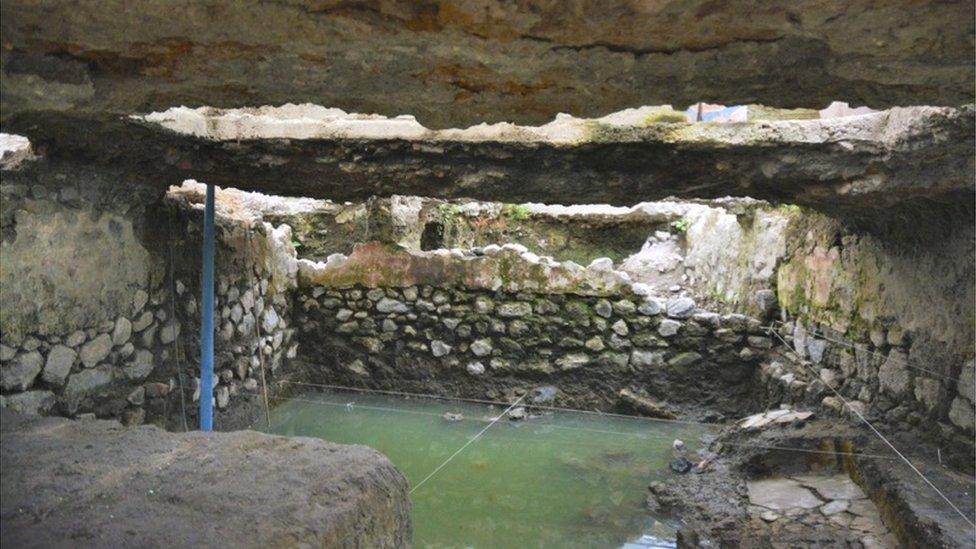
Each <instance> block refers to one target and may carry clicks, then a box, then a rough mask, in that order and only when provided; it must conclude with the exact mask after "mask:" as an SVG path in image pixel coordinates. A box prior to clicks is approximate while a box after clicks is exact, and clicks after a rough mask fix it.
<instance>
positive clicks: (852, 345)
mask: <svg viewBox="0 0 976 549" xmlns="http://www.w3.org/2000/svg"><path fill="white" fill-rule="evenodd" d="M773 323H774V324H779V325H781V326H785V325H786V323H785V322H782V321H779V320H774V321H773ZM804 329H806V328H804ZM806 331H807V333H809V334H813V335H815V336H819V337H820V339H823V340H824V341H829V342H831V343H836V344H838V345H844V346H846V347H850V348H851V349H854V350H855V351H856V350H857V345H856V344H855V343H853V342H850V341H845V340H840V339H833V338H830V337H828V336H827V334H825V333H823V332H818V331H816V330H812V329H806ZM787 346H790V344H789V343H787ZM791 347H792V346H791ZM861 350H862V351H864V352H865V353H868V354H872V355H874V356H877V357H881V358H883V359H885V360H892V359H893V360H894V361H895V362H900V363H901V364H902V365H904V366H905V367H908V368H911V369H913V370H919V371H921V372H925V373H928V374H932V375H934V376H936V377H941V378H942V379H945V380H947V381H953V378H952V376H947V375H945V374H940V373H939V372H935V371H932V370H929V369H926V368H922V367H921V366H913V365H911V364H909V362H908V359H907V358H906V359H904V360H903V359H901V358H899V357H897V356H895V357H892V356H890V355H883V354H881V353H879V352H876V351H872V350H869V349H867V348H866V347H865V348H862V349H861Z"/></svg>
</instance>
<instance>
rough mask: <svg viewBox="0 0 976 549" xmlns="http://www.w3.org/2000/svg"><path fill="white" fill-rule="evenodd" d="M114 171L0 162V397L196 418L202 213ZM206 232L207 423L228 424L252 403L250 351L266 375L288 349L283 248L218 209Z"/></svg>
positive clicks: (74, 410) (76, 410)
mask: <svg viewBox="0 0 976 549" xmlns="http://www.w3.org/2000/svg"><path fill="white" fill-rule="evenodd" d="M125 180H126V179H125V177H124V176H121V175H118V174H113V173H107V172H105V171H99V172H93V171H89V170H86V169H85V168H84V167H82V166H76V165H70V166H64V165H54V164H51V163H49V162H48V161H47V160H45V159H33V160H30V161H28V162H26V163H22V164H21V165H18V166H16V168H15V169H13V168H12V169H8V168H6V166H5V169H4V170H3V179H2V182H0V211H2V238H3V239H2V243H0V256H2V258H0V305H2V306H0V391H2V393H0V401H2V405H3V406H6V407H10V408H12V409H15V410H18V411H21V412H25V413H30V414H54V415H66V416H71V417H85V416H88V415H94V416H96V417H102V418H118V419H121V420H123V421H124V422H126V423H129V424H139V423H143V422H154V423H158V424H162V425H166V426H168V427H170V428H174V429H180V428H183V424H184V417H185V418H186V422H187V424H188V425H189V426H190V427H192V426H194V425H196V422H197V420H196V414H197V412H196V410H197V402H198V399H199V389H198V378H199V360H198V348H199V335H198V334H199V320H198V319H199V310H198V302H197V299H198V296H199V282H198V280H199V273H200V259H199V258H200V251H199V250H200V226H201V221H202V212H201V211H200V209H199V208H194V207H191V206H190V205H189V204H188V203H183V204H180V203H178V202H177V201H173V200H167V199H165V188H164V187H152V186H146V185H140V184H131V185H126V184H124V183H120V182H124V181H125ZM218 235H219V236H218V251H217V271H218V273H220V276H219V278H218V284H217V289H218V309H217V312H218V315H219V316H218V318H219V319H220V322H219V323H218V328H219V331H218V333H217V340H218V344H217V359H216V372H217V380H216V383H217V385H216V389H215V392H214V399H215V403H216V404H217V409H218V412H217V425H218V427H220V426H224V427H231V426H239V425H242V424H244V423H246V422H248V421H249V417H250V416H253V415H254V414H253V412H247V413H245V412H244V411H243V410H252V409H254V408H255V406H256V405H257V402H258V401H257V397H258V391H259V389H260V388H259V386H258V380H259V379H260V376H259V374H260V363H259V356H263V357H264V358H265V362H266V367H267V375H268V376H269V377H270V378H273V376H274V375H275V373H276V372H277V370H278V368H279V366H280V365H281V363H282V361H283V359H284V357H285V356H286V355H287V354H288V353H289V350H290V351H291V353H292V354H293V353H294V351H295V349H294V347H293V346H292V345H291V344H290V340H291V333H292V332H291V331H290V330H289V327H288V320H287V319H288V318H289V316H290V300H289V299H288V295H289V294H288V292H289V290H290V289H291V288H292V287H293V286H294V249H293V247H292V246H291V240H290V230H289V229H288V228H287V227H284V228H281V229H277V230H276V229H275V228H274V227H273V226H271V225H270V224H268V225H265V224H263V223H255V224H253V225H252V224H246V223H244V222H241V221H233V220H231V219H228V218H223V219H221V222H220V223H218ZM288 259H290V260H291V262H292V264H291V265H292V268H291V271H288V268H287V260H288ZM282 265H285V266H282ZM255 326H258V330H257V331H255V329H254V327H255ZM181 393H182V394H181ZM237 402H240V403H242V406H235V403H237ZM248 403H249V404H248ZM184 409H185V411H186V412H185V413H184Z"/></svg>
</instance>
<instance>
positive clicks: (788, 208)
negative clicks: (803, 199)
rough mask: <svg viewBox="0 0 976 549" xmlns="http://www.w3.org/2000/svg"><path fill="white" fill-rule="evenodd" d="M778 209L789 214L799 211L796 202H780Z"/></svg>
mask: <svg viewBox="0 0 976 549" xmlns="http://www.w3.org/2000/svg"><path fill="white" fill-rule="evenodd" d="M779 209H780V210H782V211H783V212H786V213H789V214H793V213H800V207H799V206H797V205H796V204H780V206H779Z"/></svg>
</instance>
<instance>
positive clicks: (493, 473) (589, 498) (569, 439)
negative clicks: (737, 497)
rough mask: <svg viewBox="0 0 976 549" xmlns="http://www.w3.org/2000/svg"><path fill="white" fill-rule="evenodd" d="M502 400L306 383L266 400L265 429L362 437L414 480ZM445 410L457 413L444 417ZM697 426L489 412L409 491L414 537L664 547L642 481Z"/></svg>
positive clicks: (356, 440)
mask: <svg viewBox="0 0 976 549" xmlns="http://www.w3.org/2000/svg"><path fill="white" fill-rule="evenodd" d="M503 410H504V407H501V406H490V405H482V404H473V403H468V402H457V401H439V400H429V399H407V398H402V397H389V396H377V395H366V394H356V393H314V394H307V395H303V396H301V397H300V398H295V399H291V400H288V401H285V402H283V403H281V404H280V405H278V406H276V407H275V408H274V409H273V410H272V414H271V428H270V429H269V431H270V432H272V433H276V434H281V435H290V436H310V437H319V438H323V439H326V440H330V441H333V442H339V443H345V444H365V445H367V446H370V447H372V448H375V449H377V450H379V451H380V452H382V453H383V454H385V455H386V456H387V457H389V458H390V460H391V461H392V462H393V463H394V464H395V465H396V466H397V467H398V468H399V469H400V471H402V472H403V474H404V475H405V476H406V477H407V479H408V480H409V481H410V485H411V487H413V486H416V485H417V484H418V483H420V482H421V480H423V479H424V478H425V477H427V476H428V475H429V474H430V473H431V472H432V471H433V470H434V469H435V468H437V466H438V465H440V464H441V463H443V462H444V460H445V459H447V458H448V457H449V456H450V455H451V454H453V453H454V452H455V451H457V450H458V448H460V447H461V446H463V445H464V444H465V443H466V442H467V441H468V440H470V439H471V437H473V436H474V435H476V434H477V433H478V432H479V431H481V430H482V429H484V427H485V426H486V425H487V424H488V423H487V422H488V421H489V420H490V418H492V417H494V416H497V415H499V414H500V413H501V412H502V411H503ZM445 412H451V413H459V414H461V415H462V416H463V417H464V419H463V420H461V421H456V422H452V421H448V420H446V419H445V418H444V417H443V416H444V414H445ZM703 432H704V428H703V427H701V426H697V425H687V424H681V423H668V422H659V421H652V420H644V419H631V418H621V417H611V416H600V415H593V414H584V413H579V412H555V413H552V414H551V415H544V416H543V417H538V418H533V419H529V420H527V421H519V422H516V421H511V420H508V419H507V418H506V419H502V420H500V421H499V422H498V423H497V424H495V425H494V426H493V427H491V428H490V429H488V431H487V432H486V433H485V434H484V435H483V436H482V437H481V438H479V439H478V440H477V441H475V442H474V443H473V444H471V445H470V446H468V447H467V448H466V449H465V450H464V451H463V452H461V453H460V454H459V455H458V456H457V457H455V458H454V459H453V460H452V461H451V462H450V463H449V464H447V466H445V467H444V468H443V469H441V470H440V471H439V472H438V473H437V474H436V475H435V476H434V477H432V478H431V479H430V480H428V481H427V482H426V483H424V484H423V485H422V486H420V487H419V488H418V489H417V490H416V491H414V492H413V493H412V494H411V500H412V504H413V512H412V515H413V527H414V545H415V546H416V547H430V548H440V547H445V548H446V547H476V548H481V547H485V548H488V547H491V548H496V547H621V546H623V545H624V544H626V543H639V544H640V545H637V546H638V547H674V533H675V527H676V524H674V523H673V522H672V521H670V520H668V519H667V518H665V517H656V516H653V515H651V514H649V513H648V512H647V510H646V508H645V506H644V497H645V494H646V487H647V484H648V483H649V482H650V481H652V480H654V479H655V478H659V477H661V476H663V475H667V474H669V473H668V471H667V467H668V462H669V460H670V449H671V443H672V441H673V440H674V439H675V438H680V439H682V440H684V441H685V443H686V444H688V445H689V446H690V447H691V448H692V449H694V448H695V447H696V445H697V441H698V438H699V436H700V435H701V434H702V433H703Z"/></svg>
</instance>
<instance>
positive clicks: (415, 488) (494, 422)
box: [407, 393, 528, 495]
mask: <svg viewBox="0 0 976 549" xmlns="http://www.w3.org/2000/svg"><path fill="white" fill-rule="evenodd" d="M526 394H528V393H526ZM525 396H526V395H522V396H520V397H519V398H518V400H516V401H515V402H513V403H512V405H511V406H509V407H508V408H506V409H505V411H504V412H502V413H501V415H499V416H498V417H496V418H495V419H494V420H492V422H491V423H489V424H488V425H485V428H484V429H482V430H481V431H479V432H478V434H477V435H475V436H473V437H471V440H469V441H467V442H465V443H464V446H461V447H460V448H458V449H457V451H456V452H454V453H453V454H451V457H449V458H447V459H446V460H444V463H441V464H440V465H438V466H437V468H436V469H434V470H433V471H431V472H430V474H429V475H427V477H426V478H424V480H422V481H420V482H419V483H418V484H417V485H416V486H414V487H413V488H411V489H410V491H409V492H407V495H410V494H412V493H414V492H415V491H417V489H418V488H420V487H421V486H423V485H424V483H425V482H427V481H428V480H430V479H431V477H433V476H434V475H436V474H437V472H438V471H440V470H441V469H443V468H444V466H445V465H447V464H448V463H450V462H451V460H452V459H454V458H455V457H457V455H458V454H460V453H461V452H462V451H464V449H465V448H467V447H468V446H471V443H473V442H474V441H476V440H478V438H479V437H480V436H481V435H483V434H485V431H487V430H488V429H491V426H492V425H494V424H496V423H498V420H499V419H501V418H503V417H505V416H506V415H507V414H508V412H510V411H511V410H512V408H514V407H516V406H517V405H518V403H519V402H522V399H523V398H525Z"/></svg>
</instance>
